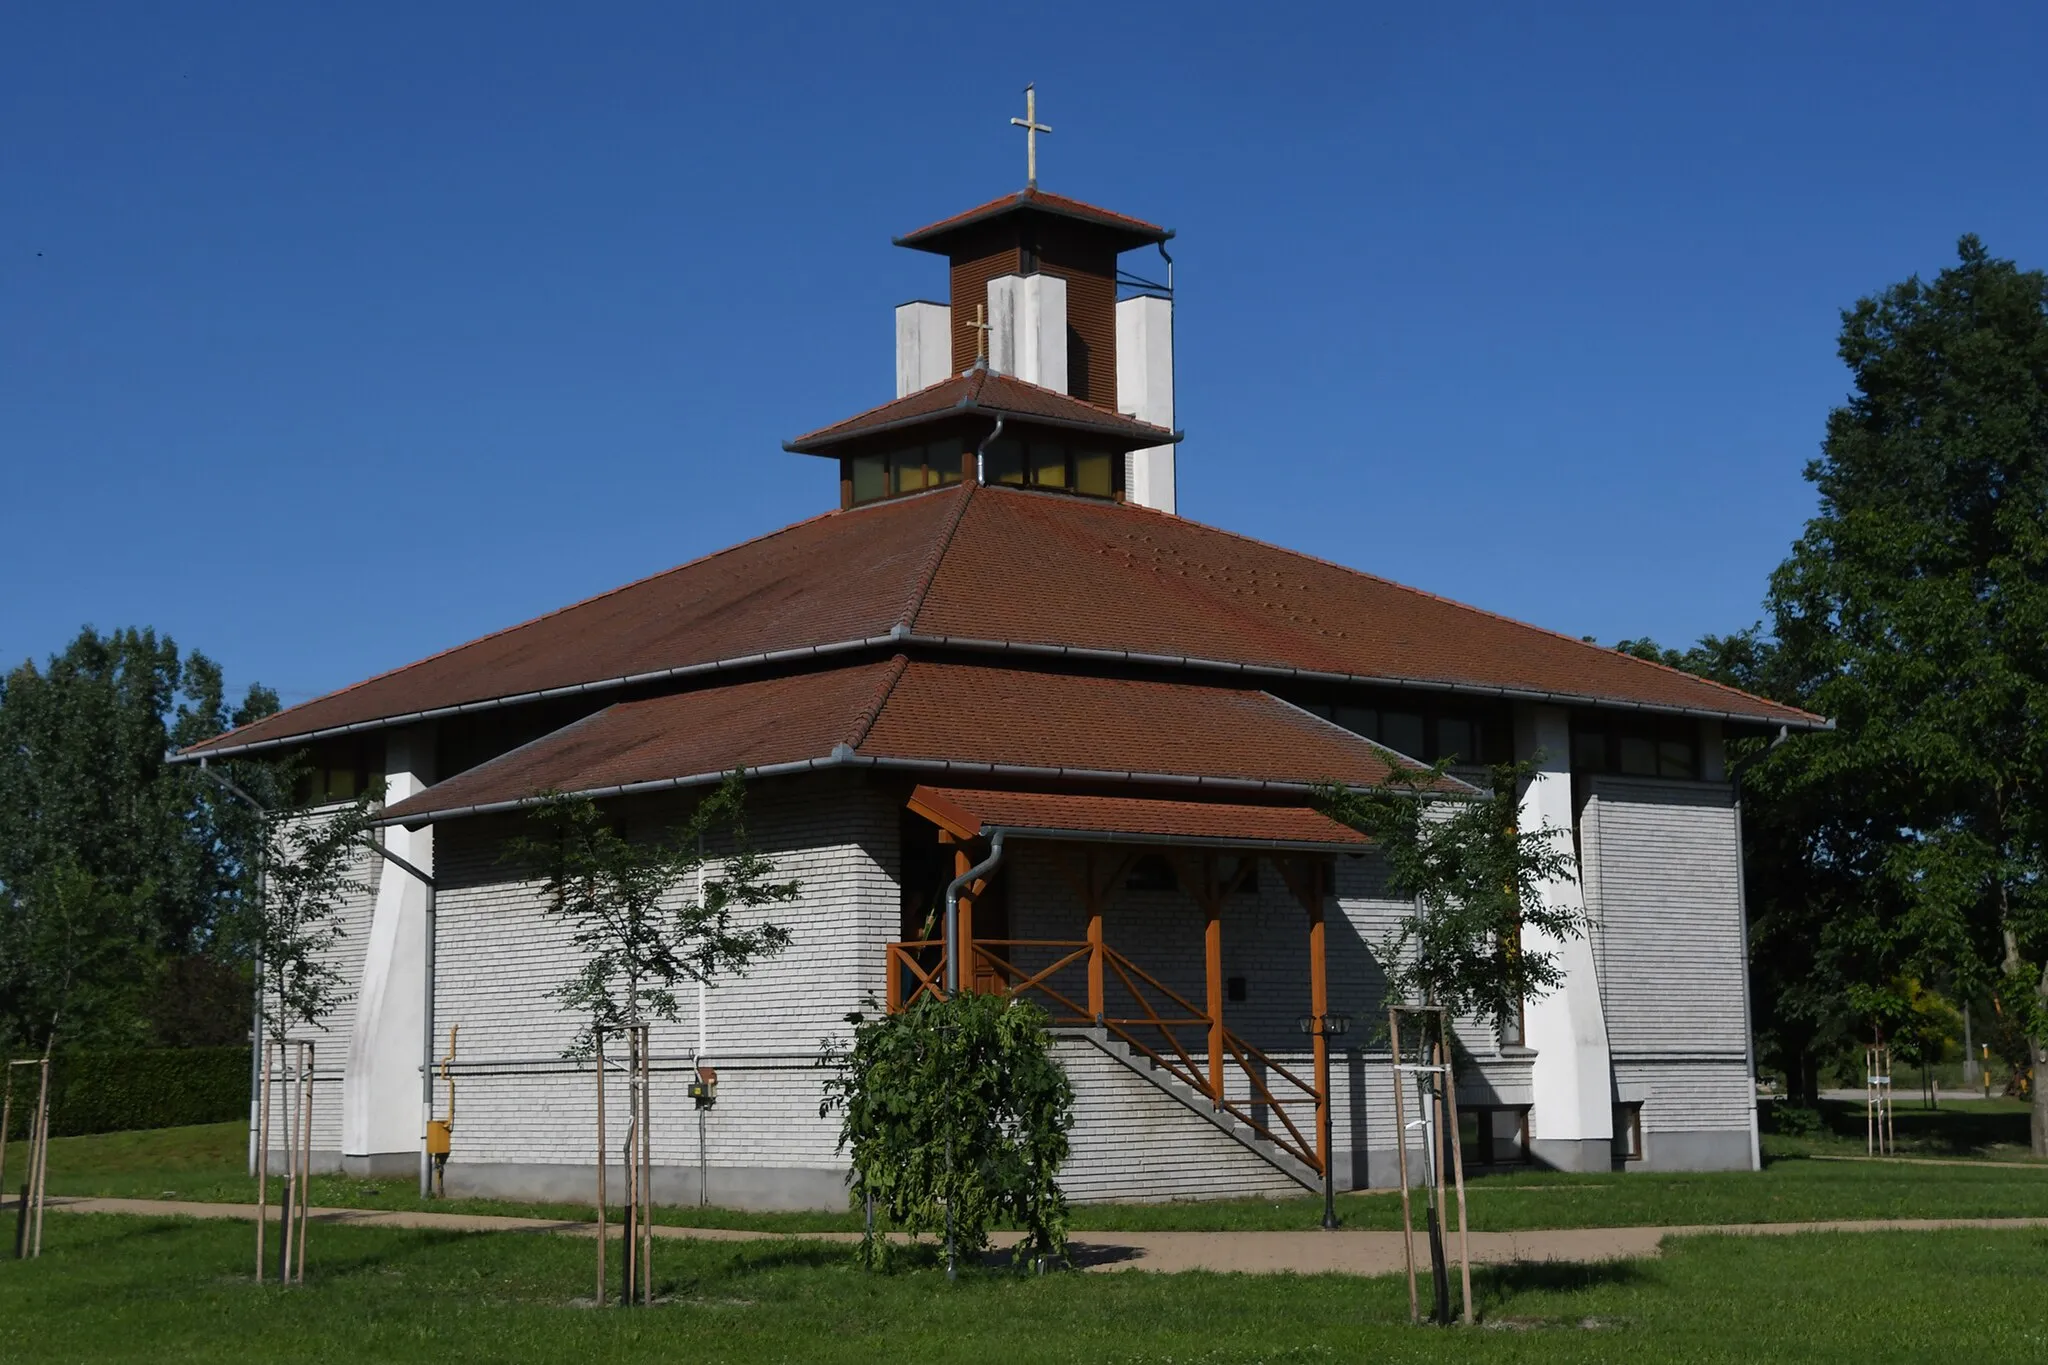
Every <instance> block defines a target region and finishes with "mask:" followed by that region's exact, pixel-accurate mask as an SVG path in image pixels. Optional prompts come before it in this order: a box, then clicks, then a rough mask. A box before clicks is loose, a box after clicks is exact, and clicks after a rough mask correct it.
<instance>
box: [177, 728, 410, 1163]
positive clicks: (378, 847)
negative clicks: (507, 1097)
mask: <svg viewBox="0 0 2048 1365" xmlns="http://www.w3.org/2000/svg"><path fill="white" fill-rule="evenodd" d="M199 771H200V772H201V773H203V774H205V775H206V776H207V777H210V778H212V779H213V780H214V781H215V782H218V783H219V784H220V785H221V786H222V787H225V788H226V789H227V790H228V791H229V792H231V793H232V794H234V795H235V796H237V797H239V798H240V799H241V800H243V801H245V802H247V803H248V804H249V805H250V806H252V807H253V808H255V809H256V810H257V811H259V812H261V813H262V815H263V816H264V818H265V819H266V820H267V819H268V818H269V817H270V816H271V815H272V814H273V812H272V811H271V809H270V807H268V806H266V805H264V804H263V803H262V802H261V801H258V800H257V799H256V798H255V797H253V796H251V795H249V793H247V792H245V791H243V790H242V789H241V788H240V787H238V786H236V785H235V784H234V783H233V782H231V781H229V780H228V779H227V778H225V777H222V776H221V775H220V774H219V773H217V772H214V771H213V770H212V769H211V768H209V767H207V766H206V759H205V758H204V757H202V758H201V759H200V760H199ZM363 847H364V848H367V849H369V850H370V852H372V853H374V854H376V855H377V856H378V857H380V858H382V859H383V860H384V861H385V862H387V863H394V864H396V865H397V866H398V868H399V870H400V871H402V872H405V873H407V874H408V875H410V876H411V877H412V878H413V879H414V880H416V881H418V882H419V884H420V885H421V886H423V887H425V888H426V892H427V907H426V908H427V923H426V940H427V941H426V944H425V952H424V953H423V958H424V966H425V967H426V984H425V987H424V989H423V991H422V1000H421V1005H422V1007H423V1008H424V1010H425V1012H426V1020H425V1027H424V1028H423V1029H422V1030H421V1038H420V1198H422V1199H425V1198H427V1197H428V1192H429V1191H430V1190H431V1189H432V1179H433V1177H432V1171H433V1165H434V1163H433V1158H432V1157H430V1156H428V1154H427V1122H428V1120H429V1119H431V1118H432V1117H433V1114H434V939H435V932H434V928H435V925H434V916H435V912H436V909H437V907H436V905H435V891H436V889H437V888H436V885H435V882H434V879H433V878H432V877H431V876H429V875H428V874H426V873H425V872H422V871H421V870H420V869H419V868H417V867H415V866H414V865H413V864H412V863H410V862H408V861H407V860H406V859H404V858H401V857H399V856H398V855H397V854H396V853H393V852H392V851H391V850H390V849H388V848H386V847H384V845H383V844H381V843H379V842H378V841H377V840H376V839H375V838H369V837H366V838H365V839H364V840H363ZM258 894H259V895H260V894H261V889H260V884H259V891H258ZM258 965H259V970H260V968H261V964H260V962H259V964H258ZM257 989H258V992H259V994H258V996H257V1016H256V1024H257V1028H256V1036H257V1041H256V1049H257V1056H258V1057H260V1056H261V1055H262V1046H263V1044H262V1024H263V1015H262V995H261V994H260V992H261V990H262V985H261V981H260V979H259V982H258V986H257ZM261 1069H262V1066H261V1063H260V1062H256V1063H253V1064H252V1066H251V1072H252V1074H257V1075H260V1073H261ZM254 1103H255V1101H254V1100H253V1099H252V1100H251V1105H252V1106H253V1105H254Z"/></svg>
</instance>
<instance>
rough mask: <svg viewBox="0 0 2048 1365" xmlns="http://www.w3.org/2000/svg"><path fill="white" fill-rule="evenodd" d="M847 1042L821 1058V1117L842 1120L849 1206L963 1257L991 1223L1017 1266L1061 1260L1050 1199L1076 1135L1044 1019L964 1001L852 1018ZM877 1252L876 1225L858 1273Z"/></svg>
mask: <svg viewBox="0 0 2048 1365" xmlns="http://www.w3.org/2000/svg"><path fill="white" fill-rule="evenodd" d="M847 1022H848V1023H849V1024H851V1025H853V1041H852V1044H851V1046H848V1047H843V1048H842V1047H834V1046H828V1047H827V1049H826V1053H825V1057H824V1061H825V1062H826V1064H827V1065H830V1066H832V1067H833V1068H834V1072H833V1075H832V1076H831V1077H829V1078H828V1079H827V1080H826V1082H825V1098H824V1101H823V1102H822V1103H821V1104H820V1105H819V1106H818V1114H819V1117H821V1118H822V1117H824V1116H825V1115H827V1114H831V1113H838V1114H840V1115H842V1116H843V1117H842V1118H841V1121H840V1128H839V1149H840V1150H841V1151H843V1152H846V1153H847V1154H848V1156H849V1157H850V1158H851V1159H852V1163H853V1185H852V1198H853V1202H854V1204H855V1205H856V1206H859V1205H862V1204H865V1203H867V1202H868V1201H869V1200H872V1201H873V1204H874V1207H875V1209H876V1210H877V1211H879V1212H880V1213H881V1214H882V1215H883V1216H884V1217H885V1218H886V1219H888V1220H889V1221H890V1222H892V1223H893V1224H894V1225H895V1226H897V1227H900V1228H903V1229H905V1230H907V1231H909V1232H910V1233H911V1234H913V1235H925V1234H937V1233H940V1232H941V1231H944V1232H945V1233H947V1234H948V1235H949V1236H950V1238H951V1243H952V1246H951V1247H950V1248H949V1250H952V1249H957V1250H958V1251H961V1252H965V1253H966V1254H968V1255H970V1256H974V1255H979V1254H980V1253H981V1252H983V1251H985V1250H986V1249H987V1247H988V1234H989V1228H990V1227H991V1226H992V1225H993V1224H994V1223H996V1222H997V1221H1009V1222H1015V1223H1018V1224H1020V1225H1022V1226H1023V1228H1024V1231H1025V1235H1024V1239H1023V1240H1022V1241H1021V1242H1019V1243H1018V1245H1017V1247H1016V1250H1015V1253H1014V1263H1015V1264H1018V1265H1023V1264H1026V1263H1028V1262H1030V1261H1031V1260H1033V1259H1035V1258H1038V1257H1053V1258H1056V1259H1059V1258H1064V1257H1065V1255H1066V1248H1067V1201H1066V1196H1065V1195H1064V1194H1063V1193H1062V1192H1061V1190H1060V1187H1059V1171H1060V1167H1061V1166H1062V1165H1064V1164H1065V1162H1066V1159H1067V1135H1068V1133H1069V1132H1071V1131H1072V1129H1073V1126H1074V1112H1073V1111H1074V1089H1073V1086H1072V1085H1071V1084H1070V1083H1069V1082H1068V1080H1067V1073H1066V1072H1065V1071H1064V1070H1063V1069H1062V1068H1061V1067H1060V1064H1059V1060H1058V1059H1057V1058H1056V1057H1054V1056H1053V1052H1052V1038H1051V1035H1050V1034H1048V1033H1047V1032H1046V1023H1047V1020H1046V1015H1045V1011H1043V1010H1041V1009H1039V1008H1038V1007H1037V1006H1036V1005H1034V1004H1032V1003H1031V1002H1029V1001H1022V1000H1011V999H1009V998H1008V997H1005V996H1000V995H990V994H981V993H976V992H971V991H970V992H964V993H962V994H959V995H956V996H954V997H953V998H952V999H950V1000H933V999H924V1000H920V1001H918V1002H917V1003H916V1004H914V1005H912V1006H911V1007H910V1008H909V1009H908V1010H906V1011H904V1012H903V1013H901V1014H894V1015H886V1014H885V1015H869V1014H850V1015H848V1016H847ZM887 1247H888V1243H887V1241H886V1240H885V1239H883V1238H882V1237H880V1236H878V1230H877V1228H876V1227H875V1225H874V1222H873V1221H872V1220H870V1222H869V1223H868V1225H867V1235H866V1236H865V1237H863V1238H862V1239H861V1245H860V1260H861V1263H862V1264H864V1265H867V1266H869V1267H874V1266H877V1265H880V1264H881V1263H882V1262H883V1260H884V1258H885V1253H886V1250H887Z"/></svg>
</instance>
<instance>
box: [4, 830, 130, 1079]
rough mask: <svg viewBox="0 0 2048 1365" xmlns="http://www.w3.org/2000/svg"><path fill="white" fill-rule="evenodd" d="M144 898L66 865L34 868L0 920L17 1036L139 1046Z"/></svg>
mask: <svg viewBox="0 0 2048 1365" xmlns="http://www.w3.org/2000/svg"><path fill="white" fill-rule="evenodd" d="M145 894H146V891H138V892H136V893H132V894H128V895H123V894H121V893H120V892H118V891H115V890H113V889H112V888H111V887H109V886H107V885H106V884H105V883H104V882H102V881H101V880H100V879H99V878H97V877H95V876H94V875H93V874H92V873H90V872H87V871H86V870H85V869H83V868H81V867H79V866H78V865H77V864H75V863H68V862H67V863H59V864H56V865H55V866H51V867H46V868H42V869H39V870H38V871H36V872H35V873H34V874H33V876H32V877H31V879H30V881H29V883H28V885H27V886H25V887H22V888H20V889H19V890H17V891H16V892H15V893H14V895H13V897H12V901H13V904H12V906H11V907H10V912H9V913H8V915H7V917H6V919H5V920H4V921H0V961H5V962H6V963H8V964H9V970H8V973H7V975H8V995H9V1011H10V1013H11V1014H12V1015H13V1020H14V1023H13V1029H14V1032H15V1034H16V1036H17V1037H19V1038H20V1039H21V1040H22V1041H23V1042H25V1043H28V1044H30V1045H31V1046H34V1047H40V1048H45V1049H47V1048H49V1047H51V1046H52V1045H53V1044H54V1041H55V1040H56V1039H57V1038H58V1037H59V1036H60V1035H64V1036H71V1035H78V1034H82V1035H84V1036H86V1037H90V1038H95V1039H106V1040H118V1041H127V1042H139V1041H140V1039H139V1038H138V1037H136V1036H134V1035H137V1034H139V1033H140V1032H141V1031H142V1021H141V1016H140V1013H139V1012H138V1010H137V1009H136V1007H135V1006H136V1001H135V997H136V994H137V991H138V989H139V986H140V984H141V982H142V980H143V977H144V974H145V971H146V964H147V962H148V955H149V951H150V947H151V940H150V935H149V925H148V923H147V921H146V919H145V918H144V915H143V913H142V912H141V910H140V902H141V900H142V899H143V897H144V895H145ZM123 1034H128V1035H130V1036H129V1037H126V1038H123V1037H122V1035H123Z"/></svg>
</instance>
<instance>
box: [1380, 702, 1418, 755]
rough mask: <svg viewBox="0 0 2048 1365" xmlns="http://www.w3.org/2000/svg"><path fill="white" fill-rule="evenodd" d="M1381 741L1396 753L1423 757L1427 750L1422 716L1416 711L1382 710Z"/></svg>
mask: <svg viewBox="0 0 2048 1365" xmlns="http://www.w3.org/2000/svg"><path fill="white" fill-rule="evenodd" d="M1380 743H1382V744H1384V745H1386V746H1387V747H1388V748H1389V749H1392V750H1394V751H1395V752H1396V753H1402V754H1406V755H1408V757H1410V758H1421V757H1422V756H1423V754H1424V752H1425V750H1426V747H1427V746H1426V744H1425V743H1424V740H1423V737H1422V716H1421V714H1420V713H1418V712H1414V711H1382V712H1380Z"/></svg>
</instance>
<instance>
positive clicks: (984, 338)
mask: <svg viewBox="0 0 2048 1365" xmlns="http://www.w3.org/2000/svg"><path fill="white" fill-rule="evenodd" d="M987 311H988V305H987V304H985V303H977V304H975V305H974V321H972V322H970V323H968V324H967V325H968V326H969V327H972V328H973V329H974V359H975V360H976V362H980V361H984V360H987V359H988V331H989V326H988V319H987V317H986V316H985V314H986V313H987Z"/></svg>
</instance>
